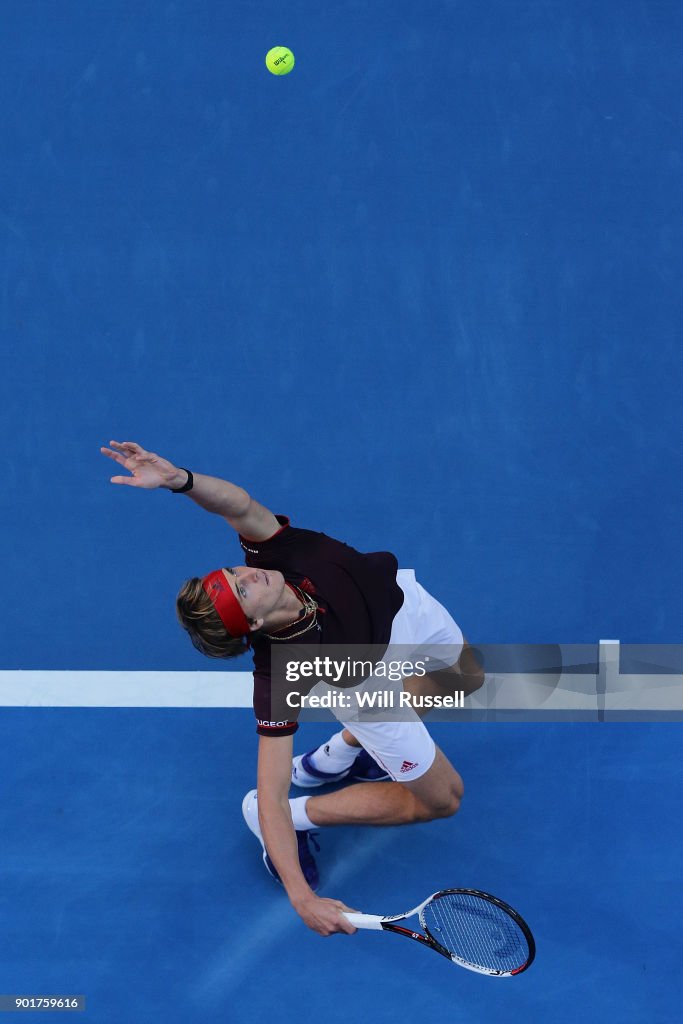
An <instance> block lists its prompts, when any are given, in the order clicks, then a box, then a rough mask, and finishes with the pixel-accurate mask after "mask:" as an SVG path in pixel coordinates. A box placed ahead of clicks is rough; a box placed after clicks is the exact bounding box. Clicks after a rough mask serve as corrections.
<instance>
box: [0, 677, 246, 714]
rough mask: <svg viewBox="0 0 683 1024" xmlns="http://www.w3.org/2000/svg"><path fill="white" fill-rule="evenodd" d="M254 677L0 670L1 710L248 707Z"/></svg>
mask: <svg viewBox="0 0 683 1024" xmlns="http://www.w3.org/2000/svg"><path fill="white" fill-rule="evenodd" d="M253 684H254V680H253V676H252V673H251V672H100V671H93V672H82V671H79V672H65V671H50V670H44V671H43V670H35V669H34V670H30V671H4V672H2V671H0V707H51V708H250V707H251V706H252V693H253Z"/></svg>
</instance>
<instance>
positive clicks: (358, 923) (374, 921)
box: [342, 911, 384, 931]
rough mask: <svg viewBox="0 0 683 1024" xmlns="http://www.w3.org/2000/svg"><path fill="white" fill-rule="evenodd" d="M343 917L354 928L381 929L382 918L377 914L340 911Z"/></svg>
mask: <svg viewBox="0 0 683 1024" xmlns="http://www.w3.org/2000/svg"><path fill="white" fill-rule="evenodd" d="M342 913H343V914H344V917H345V918H346V920H347V921H348V922H349V924H352V925H353V927H354V928H374V929H376V930H377V931H381V930H382V921H383V920H384V918H382V917H380V916H379V915H378V914H347V913H346V911H342Z"/></svg>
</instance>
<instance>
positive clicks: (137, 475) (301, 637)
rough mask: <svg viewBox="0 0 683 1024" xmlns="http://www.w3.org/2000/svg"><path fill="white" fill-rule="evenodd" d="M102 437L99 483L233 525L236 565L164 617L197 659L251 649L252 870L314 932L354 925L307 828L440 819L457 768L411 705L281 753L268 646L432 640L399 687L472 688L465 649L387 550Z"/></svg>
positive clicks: (208, 578) (446, 812)
mask: <svg viewBox="0 0 683 1024" xmlns="http://www.w3.org/2000/svg"><path fill="white" fill-rule="evenodd" d="M110 446H111V447H109V448H106V447H103V448H101V451H102V453H103V454H104V455H106V456H107V457H108V458H110V459H112V460H113V461H114V462H116V463H118V464H119V466H121V467H123V468H124V469H126V470H127V471H128V473H129V474H130V475H126V476H123V475H122V476H114V477H112V478H111V482H112V483H114V484H122V485H128V486H131V487H139V488H145V489H155V488H160V487H162V488H166V489H167V490H170V491H172V492H173V493H176V494H186V495H187V496H188V497H189V498H190V499H191V500H192V501H194V502H196V504H197V505H199V506H200V507H201V508H203V509H206V510H207V511H208V512H213V513H215V514H216V515H220V516H222V517H223V518H224V519H226V520H227V522H228V523H229V525H230V526H231V527H232V528H233V529H234V530H236V531H237V533H238V535H239V541H240V544H241V546H242V549H243V551H244V562H245V564H244V565H238V566H231V567H222V568H219V569H217V570H215V571H213V572H210V573H208V574H207V575H205V576H203V577H201V578H200V577H195V578H193V579H191V580H188V581H187V582H186V583H185V584H184V585H183V587H182V588H181V590H180V592H179V594H178V598H177V613H178V618H179V620H180V622H181V624H182V626H183V627H184V628H185V629H186V630H187V632H188V633H189V635H190V638H191V640H192V643H193V644H194V646H195V647H196V648H197V649H198V650H200V651H201V652H202V653H204V654H206V655H207V656H209V657H213V658H230V657H234V656H236V655H239V654H242V653H244V652H245V650H247V648H249V647H250V648H251V650H252V652H253V657H254V711H255V715H256V721H257V730H256V731H257V733H258V735H259V748H258V770H257V787H256V789H254V790H251V791H250V792H249V793H247V794H246V796H245V798H244V801H243V805H242V810H243V814H244V818H245V820H246V823H247V825H248V827H249V828H250V830H251V831H252V832H253V834H254V835H255V836H256V837H257V839H258V840H259V842H260V844H261V847H262V851H263V859H264V863H265V865H266V868H267V869H268V871H269V872H270V874H271V875H272V876H273V877H274V878H275V879H276V880H277V881H279V882H281V883H282V884H283V885H284V887H285V889H286V891H287V895H288V897H289V900H290V902H291V904H292V906H293V907H294V909H295V910H296V911H297V913H298V914H299V915H300V916H301V918H302V919H303V920H304V922H305V923H306V924H307V925H308V926H309V927H310V928H312V929H313V930H314V931H316V932H318V933H319V934H321V935H331V934H332V933H334V932H346V933H352V932H354V931H355V928H353V927H352V925H351V924H350V923H349V922H348V921H347V920H346V918H345V917H344V916H343V914H342V913H341V911H343V910H351V909H352V908H350V907H347V906H345V905H344V904H343V903H341V902H340V901H339V900H334V899H327V898H323V897H319V896H317V895H316V894H315V890H316V889H317V887H318V881H319V879H318V870H317V866H316V863H315V860H314V857H313V854H312V852H311V849H310V846H309V839H311V833H312V831H313V830H314V829H317V828H319V827H322V826H326V825H361V824H363V825H404V824H410V823H413V822H419V821H429V820H432V819H434V818H443V817H448V816H450V815H453V814H455V812H456V811H457V810H458V807H459V806H460V801H461V799H462V796H463V783H462V779H461V778H460V775H459V774H458V772H457V771H456V770H455V768H454V767H453V766H452V765H451V764H450V762H449V761H448V759H447V758H446V757H445V755H444V754H443V752H442V751H441V750H440V749H438V748H437V747H436V745H435V743H434V740H433V739H432V737H431V736H430V734H429V732H428V731H427V729H426V727H425V725H424V723H423V721H422V719H421V717H420V716H421V714H422V713H423V712H422V711H418V710H416V711H414V712H412V711H410V710H409V712H408V714H409V715H410V718H409V719H408V720H402V721H399V722H395V721H394V722H391V723H389V724H387V723H382V722H377V721H361V720H359V718H362V716H356V717H353V716H349V720H348V721H345V719H344V712H339V715H338V717H340V720H341V723H342V725H343V726H344V728H342V729H341V730H339V731H338V732H336V733H335V734H334V735H333V736H331V737H330V739H329V740H328V742H327V743H324V744H322V745H321V746H320V747H318V748H317V749H315V750H312V751H309V752H308V753H306V754H303V755H299V756H298V757H296V758H293V756H292V754H293V751H292V745H293V739H292V737H293V735H294V733H295V732H296V730H297V728H298V726H297V721H296V717H297V712H296V710H294V709H290V708H289V707H288V705H285V704H283V694H282V693H275V692H274V689H275V687H276V685H277V683H276V682H274V681H273V680H272V679H271V650H272V648H273V646H275V645H277V646H280V645H287V644H290V645H293V644H296V645H297V647H298V646H299V645H301V644H306V645H307V647H306V649H307V650H308V649H309V646H310V650H311V654H312V657H313V656H315V652H316V651H319V650H320V648H321V646H322V645H327V644H334V645H336V644H340V645H342V644H354V645H368V644H372V645H378V647H379V648H380V649H385V648H387V647H388V646H389V645H391V646H393V645H400V644H408V645H411V646H412V647H415V646H416V645H420V644H424V645H436V644H439V645H446V646H445V649H447V650H451V651H453V652H455V654H454V656H453V657H452V659H451V660H450V662H449V664H448V666H447V667H446V668H444V669H442V670H441V671H439V672H436V673H431V674H429V675H424V676H422V677H417V676H412V677H410V678H408V679H406V680H404V681H403V689H404V690H405V691H407V692H409V693H410V694H411V699H415V698H418V697H420V696H424V695H431V696H432V697H433V696H447V695H449V694H453V693H459V692H462V691H464V693H465V694H469V693H471V692H473V691H474V690H476V689H477V688H478V687H479V686H481V685H482V682H483V679H484V674H483V671H482V669H481V667H480V665H479V662H478V659H477V657H476V653H475V652H474V650H473V649H472V648H471V647H469V645H468V644H467V643H466V642H465V640H464V638H463V635H462V632H461V630H460V629H459V627H458V626H457V625H456V623H455V622H454V621H453V619H452V618H451V616H450V615H449V614H448V612H447V611H446V609H445V608H443V607H442V605H440V604H439V603H438V601H436V600H435V599H434V598H433V597H432V596H431V595H430V594H428V593H427V592H426V591H425V590H424V589H423V588H422V587H421V586H420V584H419V583H418V582H417V580H416V579H415V573H414V572H413V571H412V570H405V569H403V570H402V569H399V568H398V563H397V560H396V558H395V557H394V555H392V554H390V553H389V552H375V553H372V554H362V553H360V552H359V551H356V550H355V549H354V548H352V547H349V546H348V545H346V544H343V543H341V542H340V541H337V540H334V539H332V538H331V537H327V536H326V535H325V534H323V533H317V532H313V531H311V530H304V529H299V528H297V527H295V526H292V525H290V523H289V520H288V519H287V517H286V516H282V515H277V516H276V515H274V514H273V513H272V512H270V511H269V510H268V509H267V508H264V507H263V506H262V505H260V504H259V503H258V502H257V501H255V500H254V499H253V498H251V497H250V496H249V494H248V493H247V492H246V491H245V490H244V489H243V488H241V487H238V486H236V485H235V484H232V483H228V482H227V481H226V480H220V479H218V478H216V477H210V476H204V475H200V474H198V473H195V474H193V473H192V472H190V471H189V470H187V469H182V468H179V467H176V466H174V465H173V464H172V463H171V462H169V461H168V460H166V459H163V458H161V457H160V456H159V455H155V454H154V453H152V452H148V451H145V449H144V448H142V447H141V446H140V445H139V444H136V443H134V442H132V441H125V442H123V443H121V442H118V441H110ZM322 653H323V654H324V649H323V652H322ZM416 703H418V701H417V700H416ZM283 707H287V713H286V714H284V715H283V714H279V713H278V714H275V715H274V714H273V708H283ZM402 717H403V718H404V719H405V718H406V716H405V715H403V716H402ZM345 778H348V779H349V780H350V781H354V782H356V784H355V785H349V786H346V787H344V788H342V789H340V790H337V791H336V792H332V793H325V794H324V795H317V796H316V795H306V796H300V797H295V798H293V799H289V787H290V783H291V782H292V781H293V782H294V783H295V784H296V785H298V786H301V787H304V788H314V787H316V786H320V785H324V784H325V783H328V782H337V781H340V780H343V779H345ZM384 780H389V781H384ZM313 842H314V843H315V840H314V839H313ZM315 845H316V849H319V847H318V845H317V843H315Z"/></svg>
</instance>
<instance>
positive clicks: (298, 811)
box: [289, 796, 318, 832]
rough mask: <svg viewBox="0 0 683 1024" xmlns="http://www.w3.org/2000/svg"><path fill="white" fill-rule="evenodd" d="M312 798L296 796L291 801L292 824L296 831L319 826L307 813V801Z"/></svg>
mask: <svg viewBox="0 0 683 1024" xmlns="http://www.w3.org/2000/svg"><path fill="white" fill-rule="evenodd" d="M308 800H310V797H308V796H295V797H293V798H292V799H291V800H290V801H289V807H290V810H291V812H292V824H293V825H294V831H295V832H302V831H303V830H304V829H308V828H317V827H318V826H317V825H314V824H313V822H312V821H311V819H310V818H309V817H308V815H307V814H306V803H307V802H308Z"/></svg>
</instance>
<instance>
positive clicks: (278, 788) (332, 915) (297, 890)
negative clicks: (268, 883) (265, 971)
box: [256, 736, 356, 935]
mask: <svg viewBox="0 0 683 1024" xmlns="http://www.w3.org/2000/svg"><path fill="white" fill-rule="evenodd" d="M291 778H292V737H291V736H260V737H259V748H258V779H257V783H256V785H257V793H258V812H259V824H260V826H261V834H262V836H263V841H264V843H265V844H266V849H267V850H268V855H269V857H270V859H271V860H272V862H273V864H274V865H275V867H276V869H277V872H278V874H279V876H280V878H281V880H282V884H283V885H284V887H285V889H286V890H287V895H288V896H289V901H290V903H291V904H292V906H293V907H294V909H295V910H296V912H297V914H298V915H299V917H301V918H302V919H303V921H304V922H305V923H306V924H307V925H308V927H309V928H311V929H312V930H313V931H314V932H318V934H319V935H332V934H333V933H334V932H345V933H346V934H347V935H352V934H353V933H354V932H355V930H356V929H355V928H354V927H353V925H351V924H349V922H348V921H347V920H346V918H345V917H344V915H343V913H341V912H342V911H344V910H351V907H347V906H346V904H345V903H342V902H341V901H340V900H332V899H327V898H325V897H321V896H316V894H315V893H314V892H313V890H312V889H311V888H310V886H309V885H308V882H307V881H306V879H305V878H304V876H303V874H302V872H301V868H300V867H299V856H298V852H297V844H296V833H295V831H294V826H293V824H292V814H291V811H290V809H289V799H288V793H289V785H290V782H291Z"/></svg>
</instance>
